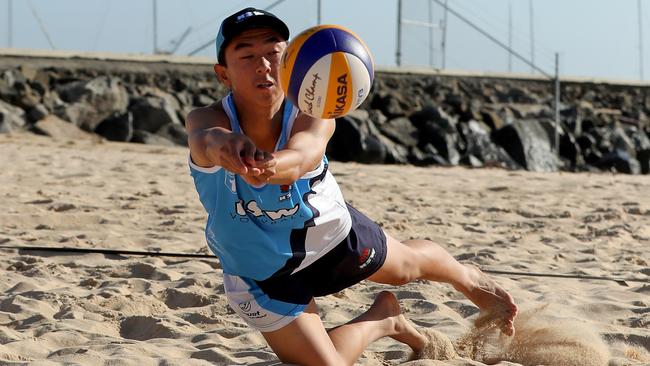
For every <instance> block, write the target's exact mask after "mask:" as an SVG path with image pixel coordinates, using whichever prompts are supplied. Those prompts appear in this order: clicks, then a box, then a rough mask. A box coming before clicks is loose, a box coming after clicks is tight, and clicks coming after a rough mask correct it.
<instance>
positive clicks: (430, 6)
mask: <svg viewBox="0 0 650 366" xmlns="http://www.w3.org/2000/svg"><path fill="white" fill-rule="evenodd" d="M428 4H429V24H431V25H433V2H431V0H429V1H428ZM429 66H431V67H433V27H430V28H429Z"/></svg>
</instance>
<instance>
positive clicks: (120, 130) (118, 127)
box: [95, 112, 133, 142]
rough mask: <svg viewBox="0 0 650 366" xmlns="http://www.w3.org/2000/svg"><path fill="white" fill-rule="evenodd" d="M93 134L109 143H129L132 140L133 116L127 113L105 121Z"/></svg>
mask: <svg viewBox="0 0 650 366" xmlns="http://www.w3.org/2000/svg"><path fill="white" fill-rule="evenodd" d="M95 133H97V134H99V135H101V136H103V137H105V138H106V139H107V140H110V141H123V142H126V141H131V138H133V115H132V114H131V113H129V112H127V113H124V114H121V115H117V116H112V117H109V118H107V119H105V120H104V121H103V122H102V123H100V124H99V126H97V128H96V129H95Z"/></svg>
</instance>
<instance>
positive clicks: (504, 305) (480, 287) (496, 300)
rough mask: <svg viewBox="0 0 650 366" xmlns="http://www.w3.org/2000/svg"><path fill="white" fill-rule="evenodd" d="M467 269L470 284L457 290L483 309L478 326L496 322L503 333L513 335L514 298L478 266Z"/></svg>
mask: <svg viewBox="0 0 650 366" xmlns="http://www.w3.org/2000/svg"><path fill="white" fill-rule="evenodd" d="M465 268H466V269H467V281H468V282H467V284H465V285H458V286H456V289H457V290H458V291H460V292H462V293H463V294H464V295H465V296H467V298H468V299H470V300H471V301H472V302H473V303H474V304H476V305H477V306H478V307H479V309H481V312H482V313H483V315H482V316H481V317H479V319H477V324H476V326H481V325H482V324H485V323H489V322H493V321H494V322H496V324H497V325H498V326H499V328H500V329H501V331H502V332H503V333H505V334H507V335H509V336H510V335H513V334H514V333H515V328H514V325H513V320H514V318H515V316H516V315H517V305H515V302H514V300H513V299H512V296H510V294H509V293H508V292H507V291H506V290H504V289H503V288H502V287H501V286H499V284H497V283H496V282H495V281H494V280H493V279H491V278H490V277H489V276H488V275H486V274H485V273H483V272H482V271H481V270H480V269H478V268H477V267H476V266H472V265H465Z"/></svg>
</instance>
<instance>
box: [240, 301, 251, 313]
mask: <svg viewBox="0 0 650 366" xmlns="http://www.w3.org/2000/svg"><path fill="white" fill-rule="evenodd" d="M239 308H240V309H241V311H243V312H245V313H247V312H249V311H251V302H250V301H246V302H242V303H241V304H239Z"/></svg>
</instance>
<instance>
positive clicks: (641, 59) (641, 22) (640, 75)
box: [636, 0, 643, 81]
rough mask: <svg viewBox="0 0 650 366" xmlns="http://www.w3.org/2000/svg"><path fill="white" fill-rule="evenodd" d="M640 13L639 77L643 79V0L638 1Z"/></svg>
mask: <svg viewBox="0 0 650 366" xmlns="http://www.w3.org/2000/svg"><path fill="white" fill-rule="evenodd" d="M636 4H637V7H638V10H637V12H638V13H639V77H640V78H641V81H643V16H642V14H643V10H642V9H641V0H637V2H636Z"/></svg>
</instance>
